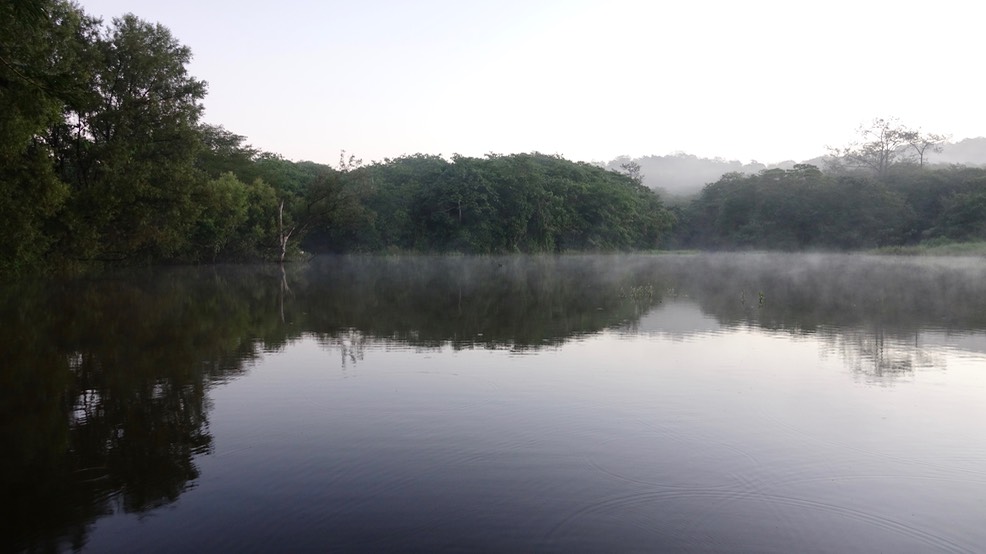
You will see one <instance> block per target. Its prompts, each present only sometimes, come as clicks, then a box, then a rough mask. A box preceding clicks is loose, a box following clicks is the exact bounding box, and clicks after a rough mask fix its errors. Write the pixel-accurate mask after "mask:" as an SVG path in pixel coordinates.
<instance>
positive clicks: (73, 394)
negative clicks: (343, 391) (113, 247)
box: [0, 271, 279, 551]
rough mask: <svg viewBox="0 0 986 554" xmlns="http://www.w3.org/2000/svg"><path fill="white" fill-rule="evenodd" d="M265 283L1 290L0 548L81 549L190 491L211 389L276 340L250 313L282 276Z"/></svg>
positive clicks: (89, 283) (141, 280)
mask: <svg viewBox="0 0 986 554" xmlns="http://www.w3.org/2000/svg"><path fill="white" fill-rule="evenodd" d="M262 279H263V277H258V276H254V277H253V280H252V281H251V282H250V283H249V284H246V283H238V281H237V280H235V279H230V278H228V277H221V276H220V275H219V273H217V272H209V271H200V272H196V275H195V276H194V277H193V276H192V275H190V274H182V273H181V272H172V271H166V272H164V273H163V274H159V275H151V274H150V273H148V274H139V273H136V274H125V275H124V274H119V275H114V276H112V277H106V278H99V279H83V280H73V281H43V282H31V283H17V284H9V283H8V284H6V285H5V286H4V287H3V289H2V293H0V321H2V326H0V329H2V336H0V359H2V360H3V367H2V370H0V448H2V450H3V452H4V456H2V457H0V460H2V461H0V464H2V465H0V482H2V489H3V498H4V502H3V514H2V517H3V520H4V522H5V525H4V529H5V530H6V531H5V533H6V534H9V535H8V536H5V537H3V539H2V541H3V543H4V544H8V545H10V546H12V548H13V549H15V550H28V551H53V550H62V549H65V548H67V547H72V548H78V547H81V546H82V545H83V544H84V543H85V538H86V534H87V527H88V526H89V524H90V523H92V522H93V521H94V520H95V519H96V518H98V517H100V516H102V515H105V514H108V513H113V512H116V511H125V512H131V513H142V512H144V511H147V510H149V509H152V508H155V507H157V506H160V505H162V504H166V503H169V502H172V501H174V500H175V499H176V498H178V496H179V494H180V493H181V492H182V491H183V490H185V489H186V488H187V487H189V486H190V485H191V484H192V482H193V480H194V479H195V478H196V477H197V471H196V468H195V465H194V463H193V459H194V457H195V456H196V455H197V454H200V453H203V452H207V451H208V450H209V449H210V447H211V437H210V435H209V433H208V421H207V412H208V403H207V397H206V391H207V389H208V388H209V386H210V384H211V383H213V382H215V381H216V380H220V379H225V378H228V377H229V376H231V375H235V374H237V373H239V372H241V371H242V368H243V366H244V363H245V361H247V360H250V359H251V358H253V357H255V356H256V354H257V350H258V349H259V348H260V346H258V344H257V343H256V341H254V337H261V338H262V337H263V336H265V334H267V333H269V332H271V331H270V330H269V329H267V328H265V327H264V325H265V321H264V320H263V316H261V315H258V314H262V312H263V310H261V309H258V307H259V306H263V305H265V304H267V305H269V306H270V308H269V309H276V307H277V302H278V295H279V292H278V288H277V285H278V283H279V275H278V274H274V273H273V272H271V275H270V276H269V277H268V278H267V280H268V281H269V282H270V285H269V286H258V280H262ZM233 283H237V284H239V285H241V286H233ZM244 287H245V288H244ZM276 333H277V332H276V331H274V332H273V334H275V335H276Z"/></svg>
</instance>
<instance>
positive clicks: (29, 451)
mask: <svg viewBox="0 0 986 554" xmlns="http://www.w3.org/2000/svg"><path fill="white" fill-rule="evenodd" d="M0 322H2V329H3V331H2V332H3V336H2V342H0V356H2V359H3V360H4V367H3V369H2V370H0V391H2V392H0V395H2V396H0V413H2V416H3V418H2V420H0V421H2V423H0V425H2V427H0V429H2V434H0V441H2V443H0V445H2V448H3V451H4V452H5V453H7V454H6V455H5V456H4V457H3V462H2V464H3V467H2V468H0V469H2V477H0V480H2V483H3V487H4V488H5V491H6V492H5V496H4V498H5V499H9V500H8V501H6V502H4V513H3V514H2V517H3V518H4V521H6V522H9V523H10V525H9V526H8V527H7V528H6V530H5V531H4V535H3V537H2V539H0V540H2V541H3V542H2V544H4V545H5V546H6V548H5V550H14V551H18V550H29V551H31V550H73V549H75V550H81V551H92V552H103V551H150V552H156V551H157V552H174V551H208V552H222V551H228V552H240V551H244V550H252V551H327V550H332V551H347V550H349V551H366V550H422V551H423V550H427V551H436V550H437V551H442V550H448V551H506V550H522V551H531V550H536V551H549V552H551V551H554V552H568V551H572V550H580V551H600V552H603V551H605V552H612V551H661V550H665V551H688V552H717V551H746V552H792V551H812V552H873V551H884V552H928V551H944V552H976V551H981V550H982V549H983V547H984V545H986V529H984V527H983V525H982V522H983V521H986V434H984V433H982V431H981V427H982V422H983V421H984V420H986V402H984V400H986V261H984V260H982V259H971V258H970V259H962V258H956V259H937V258H913V259H902V258H888V257H879V258H875V257H866V256H843V255H810V256H809V255H779V254H778V255H764V254H743V255H725V254H721V255H696V256H561V257H503V258H499V257H479V258H470V257H465V258H461V257H451V258H449V257H446V258H430V257H406V258H403V257H339V258H320V259H316V260H315V261H313V262H312V263H310V264H306V265H299V266H292V267H288V268H287V270H286V271H284V272H282V271H281V270H280V269H279V268H276V267H270V266H265V267H218V268H217V267H209V268H170V269H156V270H146V271H134V272H126V273H114V274H110V275H103V276H99V277H91V278H88V279H76V280H52V281H45V282H31V283H13V284H9V285H5V286H4V288H3V292H2V295H0Z"/></svg>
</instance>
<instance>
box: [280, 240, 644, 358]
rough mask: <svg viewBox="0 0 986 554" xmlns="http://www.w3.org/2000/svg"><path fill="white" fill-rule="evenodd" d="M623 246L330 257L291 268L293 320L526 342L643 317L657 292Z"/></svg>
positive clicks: (484, 342) (421, 336) (431, 338)
mask: <svg viewBox="0 0 986 554" xmlns="http://www.w3.org/2000/svg"><path fill="white" fill-rule="evenodd" d="M628 259H629V258H622V257H618V256H543V257H539V256H534V257H526V256H513V257H510V256H505V257H479V258H476V257H442V256H435V257H429V256H409V257H328V258H319V259H317V260H316V261H315V262H313V263H312V264H311V266H310V267H308V268H307V269H306V270H305V271H303V272H300V273H299V274H298V275H293V276H291V279H290V280H291V282H292V284H291V291H292V297H291V298H290V304H291V305H292V310H290V311H289V312H288V314H287V317H288V318H289V321H293V322H297V323H299V324H300V327H302V328H304V329H306V330H307V331H309V332H312V333H315V334H319V335H329V336H330V337H334V336H338V335H339V334H340V333H343V332H344V331H346V330H348V329H353V328H355V329H358V330H359V331H360V332H361V334H362V335H369V336H373V337H377V338H385V339H393V340H398V341H401V342H404V343H407V344H410V345H414V346H422V347H429V346H439V345H442V344H451V345H452V346H453V347H455V348H470V347H488V348H512V349H529V348H538V347H541V346H545V345H552V344H559V343H561V342H563V341H565V340H567V339H570V338H572V337H575V336H580V335H585V334H587V333H595V332H598V331H600V330H602V329H605V328H607V327H612V326H615V325H620V324H623V323H626V322H629V321H632V320H635V319H637V318H639V317H640V316H641V315H642V314H643V313H646V312H647V311H648V310H649V309H650V308H651V307H653V306H654V305H656V304H657V303H659V302H660V301H661V288H660V287H654V286H653V276H652V275H651V274H650V271H649V268H648V266H647V264H643V263H634V264H625V263H623V261H625V260H628Z"/></svg>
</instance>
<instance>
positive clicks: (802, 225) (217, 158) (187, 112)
mask: <svg viewBox="0 0 986 554" xmlns="http://www.w3.org/2000/svg"><path fill="white" fill-rule="evenodd" d="M191 56H192V52H191V50H190V49H189V48H188V47H187V46H184V45H182V44H181V43H179V42H178V40H176V39H175V37H174V36H173V35H172V34H171V32H170V31H169V30H168V29H167V28H166V27H164V26H162V25H160V24H157V23H151V22H148V21H145V20H142V19H140V18H139V17H137V16H135V15H133V14H127V15H124V16H122V17H120V18H116V19H113V20H112V21H111V22H104V21H101V20H99V19H96V18H93V17H91V16H89V15H87V14H86V13H85V12H84V11H83V10H82V9H81V8H80V7H78V6H77V5H75V4H72V3H70V2H65V1H62V0H14V1H12V2H5V3H3V4H2V5H0V106H2V108H3V110H2V114H0V236H2V237H3V241H2V242H0V273H6V274H24V273H35V272H45V271H53V270H60V269H70V268H84V267H91V266H99V265H106V264H114V265H116V264H122V265H146V264H152V263H172V264H174V263H214V262H231V261H233V262H235V261H258V260H270V261H280V262H284V261H286V260H290V259H295V258H298V257H301V256H303V255H304V254H305V253H321V252H436V253H446V252H460V253H481V254H487V253H513V252H524V253H540V252H567V251H585V250H588V251H612V250H622V251H627V250H653V249H659V248H701V249H751V248H757V249H764V248H773V249H803V248H811V249H843V250H844V249H858V248H871V247H876V246H888V245H905V244H915V243H919V242H921V241H929V240H932V241H934V240H977V239H983V238H986V170H983V169H979V168H968V167H958V166H953V167H929V166H926V164H924V163H923V162H924V152H925V150H924V149H925V148H931V149H932V150H933V149H934V148H935V147H936V145H937V143H938V141H939V138H940V137H937V136H935V135H919V134H916V133H915V132H912V131H909V130H907V129H906V128H904V127H901V126H897V125H896V124H894V123H893V122H886V121H883V120H878V122H875V126H874V129H877V130H882V131H883V132H885V133H884V135H881V136H880V137H878V139H879V141H882V142H880V143H879V144H878V146H879V148H878V149H876V150H873V149H872V146H873V143H872V141H871V142H864V143H862V144H860V145H858V147H857V148H853V149H850V148H847V149H846V150H845V151H842V152H840V153H839V155H838V156H836V157H835V158H833V159H834V160H836V162H838V163H833V164H831V166H827V167H825V168H824V171H823V169H820V168H818V167H816V166H812V165H798V166H795V167H794V168H793V169H767V170H763V171H760V172H759V173H757V174H740V173H729V174H726V175H724V176H723V177H722V178H720V179H719V180H717V181H715V182H713V183H710V184H708V185H706V186H705V187H704V188H703V189H702V191H701V192H700V193H699V194H698V195H697V196H694V197H692V198H690V199H687V200H686V201H682V202H678V203H677V204H676V205H675V206H673V207H670V208H669V207H668V206H666V205H665V203H664V202H663V201H662V199H661V197H660V196H659V195H658V193H656V192H655V191H654V190H652V189H650V188H648V187H646V186H644V184H643V176H642V175H641V173H640V168H639V166H636V164H634V163H632V162H631V163H627V164H622V166H621V167H620V168H617V169H616V170H610V169H606V168H603V167H599V166H597V165H593V164H588V163H583V162H572V161H569V160H566V159H564V158H562V157H560V156H551V155H544V154H539V153H524V154H509V155H500V154H493V153H491V154H487V155H486V156H484V157H481V158H476V157H468V156H460V155H453V156H451V158H444V157H441V156H436V155H427V154H415V155H407V156H402V157H399V158H396V159H385V160H383V161H374V162H371V163H367V164H364V163H363V162H362V161H361V160H359V159H357V158H356V157H355V156H348V157H347V156H346V155H345V153H343V154H342V155H340V163H339V165H338V167H332V166H329V165H325V164H320V163H315V162H306V161H301V162H295V161H290V160H287V159H285V158H284V157H282V156H280V155H278V154H276V153H272V152H265V151H260V150H258V149H255V148H253V147H251V146H250V145H249V144H247V142H246V138H245V137H243V136H241V135H238V134H236V133H235V132H232V131H230V130H227V129H225V128H224V127H222V126H218V125H210V124H206V123H205V122H204V121H203V120H202V116H203V112H204V105H203V101H204V99H205V96H206V92H207V83H206V82H205V81H203V80H199V79H197V78H195V77H193V76H191V75H189V73H188V71H187V65H188V63H189V61H190V60H191ZM881 123H882V125H883V127H882V128H881V127H880V124H881ZM869 138H872V135H870V136H869ZM917 139H920V141H924V142H920V141H919V142H918V143H915V140H917ZM916 144H917V146H915V145H916ZM917 148H922V149H921V150H916V149H917ZM918 151H920V153H921V156H920V157H919V159H916V158H915V156H914V155H913V154H914V152H918ZM867 156H870V158H867ZM873 156H877V158H874V157H873ZM879 156H882V158H879ZM874 159H878V160H879V161H880V164H881V165H879V166H874V165H872V164H869V163H867V162H869V161H873V160H874Z"/></svg>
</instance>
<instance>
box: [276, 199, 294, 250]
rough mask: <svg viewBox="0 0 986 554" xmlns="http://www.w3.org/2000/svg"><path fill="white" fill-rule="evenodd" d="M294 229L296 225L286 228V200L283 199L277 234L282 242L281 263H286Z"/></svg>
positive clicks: (279, 212)
mask: <svg viewBox="0 0 986 554" xmlns="http://www.w3.org/2000/svg"><path fill="white" fill-rule="evenodd" d="M293 231H294V227H292V228H290V229H285V228H284V200H283V199H282V200H281V205H280V206H279V207H278V209H277V236H278V240H279V241H280V244H281V256H280V260H279V263H280V264H282V265H283V264H284V258H286V257H287V254H288V240H290V239H291V233H292V232H293Z"/></svg>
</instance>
